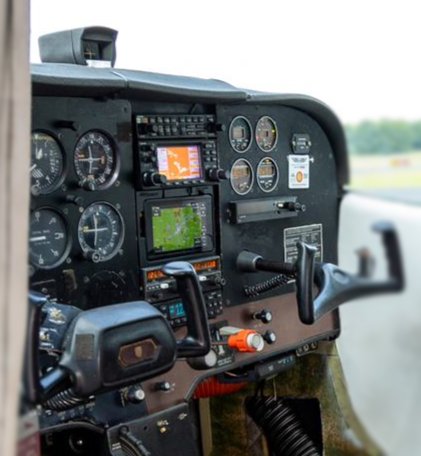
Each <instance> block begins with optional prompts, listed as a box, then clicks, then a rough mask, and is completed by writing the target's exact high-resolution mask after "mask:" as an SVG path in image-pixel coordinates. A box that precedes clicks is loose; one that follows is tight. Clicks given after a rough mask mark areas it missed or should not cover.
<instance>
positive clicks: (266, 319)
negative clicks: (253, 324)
mask: <svg viewBox="0 0 421 456" xmlns="http://www.w3.org/2000/svg"><path fill="white" fill-rule="evenodd" d="M253 320H260V321H261V322H262V323H264V324H265V325H267V324H268V323H270V322H271V321H272V320H273V315H272V312H271V311H270V310H269V309H263V310H261V311H260V312H256V313H255V314H254V315H253Z"/></svg>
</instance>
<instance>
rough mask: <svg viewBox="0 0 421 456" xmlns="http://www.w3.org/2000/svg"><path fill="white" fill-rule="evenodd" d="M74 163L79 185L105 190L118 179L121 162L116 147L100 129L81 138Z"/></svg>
mask: <svg viewBox="0 0 421 456" xmlns="http://www.w3.org/2000/svg"><path fill="white" fill-rule="evenodd" d="M74 165H75V170H76V174H77V176H78V178H79V185H80V186H81V187H85V188H87V189H89V190H104V189H106V188H108V187H110V185H112V184H113V183H114V181H115V180H116V179H117V175H118V165H119V162H118V156H117V152H116V149H115V148H114V147H113V145H112V143H111V140H110V139H108V137H107V136H105V135H104V134H103V133H100V132H99V131H89V132H88V133H85V134H84V135H83V136H82V137H81V138H80V139H79V141H78V142H77V144H76V147H75V152H74Z"/></svg>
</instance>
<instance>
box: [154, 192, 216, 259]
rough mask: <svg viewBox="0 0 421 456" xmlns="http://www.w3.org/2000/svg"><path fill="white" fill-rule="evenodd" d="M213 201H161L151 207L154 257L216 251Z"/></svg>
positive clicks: (202, 199)
mask: <svg viewBox="0 0 421 456" xmlns="http://www.w3.org/2000/svg"><path fill="white" fill-rule="evenodd" d="M210 214H211V210H210V199H208V198H197V199H187V200H178V201H171V202H168V201H162V200H161V201H159V204H153V205H152V206H151V219H152V241H153V245H152V247H153V249H152V250H153V252H154V253H155V254H159V253H162V254H163V253H168V252H174V251H180V250H200V251H203V250H209V249H212V248H213V242H212V221H211V215H210Z"/></svg>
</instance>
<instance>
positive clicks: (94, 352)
mask: <svg viewBox="0 0 421 456" xmlns="http://www.w3.org/2000/svg"><path fill="white" fill-rule="evenodd" d="M164 273H165V274H167V275H170V276H172V277H174V278H175V280H176V283H177V287H178V289H179V292H180V295H181V298H182V300H183V305H184V308H185V312H186V318H187V335H186V337H185V338H184V339H182V340H176V338H175V336H174V333H173V331H172V329H171V328H170V326H169V324H168V322H167V321H166V319H165V317H164V315H163V314H162V313H160V312H159V311H158V310H157V309H155V308H154V307H153V306H151V305H150V304H149V303H147V302H146V301H136V302H129V303H122V304H115V305H112V306H107V307H101V308H96V309H91V310H87V311H85V312H83V311H78V312H76V313H77V315H76V316H75V317H74V319H73V320H72V321H71V324H70V325H69V329H68V330H67V333H65V335H64V338H63V353H62V356H61V358H60V360H59V361H58V363H57V365H56V367H55V368H54V369H52V370H51V371H49V372H48V373H46V374H45V375H44V376H42V377H41V376H40V374H39V372H40V370H39V353H38V351H39V342H40V339H39V334H40V328H41V324H42V323H41V321H42V314H43V311H42V309H43V307H44V306H45V305H46V304H49V305H54V304H53V303H49V301H48V299H47V298H46V297H45V296H44V295H42V294H40V293H33V292H31V293H30V294H29V322H28V338H27V353H28V357H27V358H28V365H27V366H26V372H25V382H26V388H25V390H26V395H27V401H28V402H30V403H32V404H40V403H45V402H46V401H48V400H50V399H51V398H53V399H52V400H54V397H58V395H59V394H61V392H64V391H71V394H72V397H73V396H76V397H80V398H87V397H89V396H91V395H93V394H98V393H101V392H104V391H107V390H111V389H117V388H120V387H123V386H125V385H129V384H133V383H134V382H139V381H143V380H147V379H148V378H152V377H155V376H157V375H160V374H162V373H164V372H167V371H168V370H170V369H171V368H172V367H173V365H174V362H175V361H176V358H192V357H199V356H205V355H207V354H208V352H209V350H210V347H211V342H210V332H209V326H208V321H207V318H206V307H205V302H204V299H203V295H202V291H201V289H200V284H199V279H198V277H197V274H196V271H195V269H194V267H193V266H192V265H191V264H190V263H186V262H181V261H180V262H173V263H169V264H167V265H166V266H165V267H164ZM76 310H77V309H76ZM66 394H67V393H66Z"/></svg>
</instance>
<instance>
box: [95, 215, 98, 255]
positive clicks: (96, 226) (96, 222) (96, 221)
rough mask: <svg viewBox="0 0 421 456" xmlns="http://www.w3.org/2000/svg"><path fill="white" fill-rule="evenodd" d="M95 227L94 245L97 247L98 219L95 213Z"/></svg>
mask: <svg viewBox="0 0 421 456" xmlns="http://www.w3.org/2000/svg"><path fill="white" fill-rule="evenodd" d="M94 228H95V238H94V246H95V247H96V243H97V240H98V220H97V218H96V215H95V214H94Z"/></svg>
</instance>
